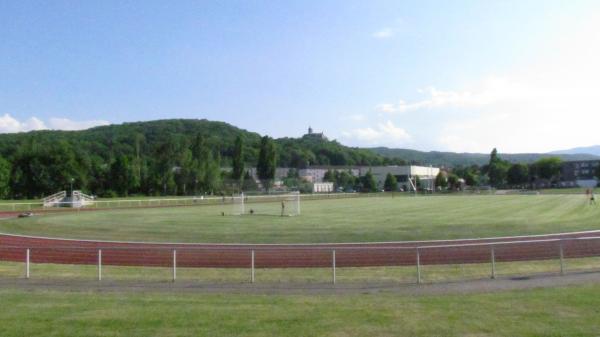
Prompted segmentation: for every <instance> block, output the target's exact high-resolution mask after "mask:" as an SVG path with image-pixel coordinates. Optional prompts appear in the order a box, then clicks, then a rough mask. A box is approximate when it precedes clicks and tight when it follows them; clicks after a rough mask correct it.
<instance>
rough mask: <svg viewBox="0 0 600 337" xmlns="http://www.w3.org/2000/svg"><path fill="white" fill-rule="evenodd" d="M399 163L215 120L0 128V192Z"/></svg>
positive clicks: (135, 190) (226, 180)
mask: <svg viewBox="0 0 600 337" xmlns="http://www.w3.org/2000/svg"><path fill="white" fill-rule="evenodd" d="M402 163H403V161H402V160H400V159H387V158H384V157H382V156H380V155H377V154H374V153H372V152H371V151H368V150H365V149H358V148H351V147H346V146H343V145H341V144H339V143H338V142H336V141H328V140H324V139H315V138H314V137H313V138H311V137H301V138H282V139H272V138H269V137H266V138H265V137H261V136H260V135H258V134H256V133H253V132H248V131H246V130H242V129H239V128H236V127H234V126H231V125H229V124H226V123H222V122H212V121H207V120H161V121H151V122H139V123H125V124H121V125H109V126H102V127H97V128H92V129H89V130H83V131H35V132H28V133H18V134H1V135H0V198H13V199H23V198H40V197H43V196H47V195H50V194H53V193H55V192H57V191H60V190H68V189H69V188H70V186H71V184H72V185H73V187H74V188H75V189H80V190H83V191H85V192H86V193H90V194H94V195H98V196H103V197H110V196H127V195H138V194H139V195H192V194H202V193H229V192H231V191H236V190H239V189H256V188H260V187H263V188H269V187H270V184H271V183H270V182H271V181H272V179H270V178H269V177H271V176H273V175H274V171H275V169H274V167H292V168H296V169H301V168H306V167H308V166H314V165H364V166H371V165H387V164H402ZM250 167H257V174H258V176H259V178H260V180H261V184H262V186H257V185H256V184H255V182H254V181H252V179H250V173H249V172H248V168H250Z"/></svg>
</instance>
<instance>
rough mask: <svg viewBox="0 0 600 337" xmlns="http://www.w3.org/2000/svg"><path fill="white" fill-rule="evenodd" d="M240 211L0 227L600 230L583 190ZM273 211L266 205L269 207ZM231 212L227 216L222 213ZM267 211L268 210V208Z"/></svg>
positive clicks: (405, 236)
mask: <svg viewBox="0 0 600 337" xmlns="http://www.w3.org/2000/svg"><path fill="white" fill-rule="evenodd" d="M246 207H247V208H256V209H257V210H265V211H264V212H257V213H258V214H255V215H244V216H235V215H230V214H231V213H232V212H233V208H232V206H231V205H216V206H189V207H170V208H150V209H120V210H119V209H117V210H102V211H93V212H79V213H77V212H75V213H63V214H52V215H42V216H36V217H33V218H27V219H10V220H3V221H0V231H1V232H5V233H18V234H28V235H44V236H53V237H67V238H79V239H104V240H127V241H168V242H198V243H203V242H214V243H324V242H376V241H401V240H431V239H462V238H479V237H493V236H513V235H526V234H547V233H556V232H567V231H580V230H594V229H600V207H594V206H589V205H588V204H587V200H586V199H585V197H584V196H583V195H511V196H429V197H423V196H420V197H407V196H403V197H395V198H391V197H390V196H389V195H388V196H380V197H369V198H351V199H332V200H311V201H303V202H302V214H301V215H300V216H294V217H280V216H277V214H278V212H279V207H280V206H279V204H278V203H272V204H248V205H247V206H246ZM267 210H268V211H267ZM222 212H223V213H225V214H226V215H225V216H222V215H221V214H222ZM266 213H268V214H266Z"/></svg>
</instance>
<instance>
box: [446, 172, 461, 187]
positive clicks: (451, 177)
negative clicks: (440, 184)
mask: <svg viewBox="0 0 600 337" xmlns="http://www.w3.org/2000/svg"><path fill="white" fill-rule="evenodd" d="M448 187H449V188H450V189H452V190H457V189H459V188H460V183H459V178H458V176H457V175H456V174H454V173H450V174H448Z"/></svg>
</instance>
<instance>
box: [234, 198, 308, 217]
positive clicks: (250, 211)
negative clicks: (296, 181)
mask: <svg viewBox="0 0 600 337" xmlns="http://www.w3.org/2000/svg"><path fill="white" fill-rule="evenodd" d="M232 201H233V202H232V207H233V209H232V214H234V215H280V216H296V215H300V193H299V192H291V193H285V194H268V195H246V194H244V193H241V194H239V195H236V196H233V197H232Z"/></svg>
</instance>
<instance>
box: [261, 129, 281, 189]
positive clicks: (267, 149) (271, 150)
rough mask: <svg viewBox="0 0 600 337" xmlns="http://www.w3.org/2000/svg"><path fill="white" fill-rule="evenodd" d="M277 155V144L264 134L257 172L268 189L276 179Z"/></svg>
mask: <svg viewBox="0 0 600 337" xmlns="http://www.w3.org/2000/svg"><path fill="white" fill-rule="evenodd" d="M275 155H276V153H275V144H273V141H272V140H271V138H269V137H268V136H264V137H263V138H262V139H261V141H260V151H259V153H258V163H257V165H256V173H257V175H258V178H259V179H260V180H261V182H262V184H263V186H264V187H265V189H266V190H267V191H268V190H269V188H270V187H271V184H272V183H273V179H275V166H276V162H275Z"/></svg>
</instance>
